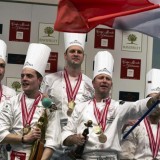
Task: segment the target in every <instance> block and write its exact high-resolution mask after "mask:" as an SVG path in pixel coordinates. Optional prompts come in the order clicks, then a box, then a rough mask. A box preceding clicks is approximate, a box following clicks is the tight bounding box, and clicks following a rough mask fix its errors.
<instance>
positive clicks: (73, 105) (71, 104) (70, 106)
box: [67, 100, 75, 117]
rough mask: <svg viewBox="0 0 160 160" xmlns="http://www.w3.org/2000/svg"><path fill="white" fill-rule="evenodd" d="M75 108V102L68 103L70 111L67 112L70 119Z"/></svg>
mask: <svg viewBox="0 0 160 160" xmlns="http://www.w3.org/2000/svg"><path fill="white" fill-rule="evenodd" d="M74 107H75V102H74V101H73V100H72V101H70V102H69V103H68V111H67V115H68V116H69V117H70V116H71V114H72V112H73V109H74Z"/></svg>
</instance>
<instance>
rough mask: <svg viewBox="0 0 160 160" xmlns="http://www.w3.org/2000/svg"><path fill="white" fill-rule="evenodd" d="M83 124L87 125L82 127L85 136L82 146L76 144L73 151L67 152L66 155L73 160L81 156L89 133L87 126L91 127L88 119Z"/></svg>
mask: <svg viewBox="0 0 160 160" xmlns="http://www.w3.org/2000/svg"><path fill="white" fill-rule="evenodd" d="M84 125H85V126H86V127H87V128H85V129H84V131H83V133H82V135H83V136H84V137H85V143H84V144H83V145H82V146H77V148H76V149H75V150H74V151H71V152H69V153H68V156H69V157H70V158H71V159H73V160H76V159H81V158H82V155H83V151H84V147H85V145H86V141H87V135H88V134H89V127H92V121H91V120H89V121H88V122H87V123H84Z"/></svg>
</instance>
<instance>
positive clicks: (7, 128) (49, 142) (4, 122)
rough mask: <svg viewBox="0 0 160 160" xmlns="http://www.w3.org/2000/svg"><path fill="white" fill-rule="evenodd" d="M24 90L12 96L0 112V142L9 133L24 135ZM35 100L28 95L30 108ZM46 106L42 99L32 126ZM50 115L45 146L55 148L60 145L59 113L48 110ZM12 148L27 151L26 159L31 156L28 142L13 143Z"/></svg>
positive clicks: (27, 99) (28, 106)
mask: <svg viewBox="0 0 160 160" xmlns="http://www.w3.org/2000/svg"><path fill="white" fill-rule="evenodd" d="M22 94H23V92H21V93H19V94H18V95H17V96H15V97H12V98H11V99H10V100H8V101H7V102H6V106H5V107H3V109H2V111H1V112H0V128H1V129H0V142H1V141H2V140H3V139H4V138H5V137H6V136H7V135H8V134H9V133H13V134H18V135H22V129H23V119H22V110H21V101H20V100H21V97H22ZM33 102H34V99H30V98H27V97H26V106H27V109H28V110H29V109H30V108H31V106H32V104H33ZM43 110H44V108H43V106H42V103H41V101H40V102H39V103H38V106H37V108H36V110H35V113H34V115H33V119H32V121H31V127H33V126H35V125H36V122H38V119H39V118H40V116H41V114H42V112H43ZM47 115H48V125H47V130H46V142H45V147H49V148H52V149H55V147H58V146H59V142H58V139H57V138H58V135H59V134H60V131H58V128H56V125H57V122H56V120H57V119H58V118H57V115H58V114H57V113H55V112H49V110H47ZM11 146H12V150H13V151H17V152H23V153H26V160H27V159H28V158H29V155H30V151H31V145H27V144H16V145H12V144H11Z"/></svg>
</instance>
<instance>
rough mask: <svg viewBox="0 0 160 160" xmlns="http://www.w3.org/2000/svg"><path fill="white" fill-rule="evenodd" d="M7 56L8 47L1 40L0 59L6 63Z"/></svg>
mask: <svg viewBox="0 0 160 160" xmlns="http://www.w3.org/2000/svg"><path fill="white" fill-rule="evenodd" d="M6 54H7V45H6V43H5V42H4V41H3V40H1V39H0V58H1V59H3V60H4V62H6Z"/></svg>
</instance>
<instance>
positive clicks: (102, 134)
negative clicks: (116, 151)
mask: <svg viewBox="0 0 160 160" xmlns="http://www.w3.org/2000/svg"><path fill="white" fill-rule="evenodd" d="M98 139H99V141H100V142H101V143H105V142H106V141H107V136H106V135H105V134H104V133H103V132H102V133H101V134H100V136H99V137H98Z"/></svg>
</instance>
